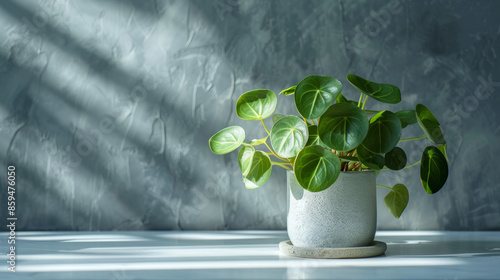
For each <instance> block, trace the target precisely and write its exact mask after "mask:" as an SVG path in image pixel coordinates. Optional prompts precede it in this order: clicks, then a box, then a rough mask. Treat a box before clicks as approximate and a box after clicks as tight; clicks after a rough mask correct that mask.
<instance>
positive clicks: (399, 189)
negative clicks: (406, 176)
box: [384, 184, 410, 219]
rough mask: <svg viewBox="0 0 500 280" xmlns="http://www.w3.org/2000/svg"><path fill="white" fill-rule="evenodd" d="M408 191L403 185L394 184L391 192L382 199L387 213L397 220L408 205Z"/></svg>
mask: <svg viewBox="0 0 500 280" xmlns="http://www.w3.org/2000/svg"><path fill="white" fill-rule="evenodd" d="M409 198H410V197H409V194H408V189H407V188H406V186H405V185H403V184H396V185H395V186H394V187H392V189H391V192H390V193H388V194H387V195H386V196H385V198H384V203H385V206H386V207H387V209H389V212H391V214H392V215H393V216H394V217H396V219H399V217H401V214H402V213H403V211H404V210H405V208H406V206H407V205H408V200H409Z"/></svg>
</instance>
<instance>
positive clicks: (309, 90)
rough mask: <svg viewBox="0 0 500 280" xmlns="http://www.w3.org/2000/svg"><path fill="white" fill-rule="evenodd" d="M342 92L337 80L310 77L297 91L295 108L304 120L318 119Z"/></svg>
mask: <svg viewBox="0 0 500 280" xmlns="http://www.w3.org/2000/svg"><path fill="white" fill-rule="evenodd" d="M341 91H342V84H341V83H340V82H339V81H338V80H337V79H335V78H331V77H321V76H309V77H306V78H304V79H303V80H302V81H300V83H299V84H298V85H297V88H296V89H295V97H294V99H295V106H296V107H297V110H298V111H299V113H300V114H301V115H302V116H303V117H304V118H306V119H309V120H311V119H317V118H319V117H320V116H321V115H322V114H323V113H324V112H325V111H326V109H328V106H330V104H332V102H333V101H334V100H335V98H336V97H337V95H338V94H339V93H340V92H341Z"/></svg>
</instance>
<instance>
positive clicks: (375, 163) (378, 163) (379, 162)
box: [356, 145, 385, 170]
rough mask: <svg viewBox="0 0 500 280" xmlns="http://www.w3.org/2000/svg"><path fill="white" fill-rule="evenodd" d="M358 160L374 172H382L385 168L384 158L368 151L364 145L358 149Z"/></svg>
mask: <svg viewBox="0 0 500 280" xmlns="http://www.w3.org/2000/svg"><path fill="white" fill-rule="evenodd" d="M356 151H357V154H358V159H359V161H361V163H362V164H364V165H365V166H366V167H368V168H370V169H373V170H380V169H382V168H384V164H385V159H384V157H383V156H381V155H378V154H374V153H372V152H370V151H369V150H368V149H366V148H365V147H364V146H363V145H359V146H358V147H357V148H356Z"/></svg>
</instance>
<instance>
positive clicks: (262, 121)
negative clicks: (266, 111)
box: [260, 119, 271, 135]
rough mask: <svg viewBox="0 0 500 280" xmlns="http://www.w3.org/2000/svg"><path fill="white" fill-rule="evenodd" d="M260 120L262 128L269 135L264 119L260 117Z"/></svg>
mask: <svg viewBox="0 0 500 280" xmlns="http://www.w3.org/2000/svg"><path fill="white" fill-rule="evenodd" d="M260 122H261V123H262V125H263V126H264V129H265V130H266V132H267V135H270V134H271V133H269V130H268V129H267V126H266V124H265V123H264V120H262V119H261V120H260Z"/></svg>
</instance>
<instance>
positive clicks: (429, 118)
mask: <svg viewBox="0 0 500 280" xmlns="http://www.w3.org/2000/svg"><path fill="white" fill-rule="evenodd" d="M415 112H416V113H417V121H418V124H419V125H420V127H421V128H422V130H423V131H424V133H425V135H427V137H428V138H429V140H431V141H432V142H434V143H436V144H445V143H446V141H445V140H444V137H443V132H442V131H441V128H440V127H439V122H438V120H437V119H436V117H435V116H434V115H433V114H432V112H431V110H429V109H427V107H425V106H424V105H422V104H417V107H416V109H415Z"/></svg>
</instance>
